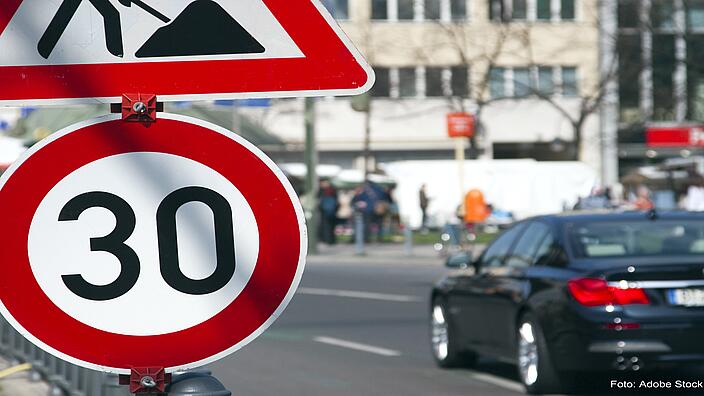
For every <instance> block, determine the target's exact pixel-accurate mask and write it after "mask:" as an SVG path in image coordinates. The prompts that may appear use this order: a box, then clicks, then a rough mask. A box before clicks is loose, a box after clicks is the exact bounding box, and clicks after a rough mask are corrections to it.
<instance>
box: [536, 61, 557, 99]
mask: <svg viewBox="0 0 704 396" xmlns="http://www.w3.org/2000/svg"><path fill="white" fill-rule="evenodd" d="M554 75H555V74H554V73H553V68H552V67H546V66H540V67H538V92H540V94H542V95H552V94H553V93H555V80H554Z"/></svg>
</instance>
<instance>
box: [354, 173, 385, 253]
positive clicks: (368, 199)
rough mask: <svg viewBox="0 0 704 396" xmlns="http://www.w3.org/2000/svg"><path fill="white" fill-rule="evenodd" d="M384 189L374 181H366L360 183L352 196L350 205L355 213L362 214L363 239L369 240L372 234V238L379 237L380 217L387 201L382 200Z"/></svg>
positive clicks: (376, 238) (381, 217)
mask: <svg viewBox="0 0 704 396" xmlns="http://www.w3.org/2000/svg"><path fill="white" fill-rule="evenodd" d="M383 196H384V191H383V189H382V188H381V187H379V185H377V184H376V183H374V182H371V181H366V182H364V184H363V185H361V186H360V187H359V188H358V189H357V192H356V193H355V196H354V198H352V206H353V207H354V208H355V212H356V213H357V215H359V216H362V219H363V221H364V241H365V242H370V241H371V240H372V235H374V239H375V240H378V239H379V232H380V231H381V219H383V215H384V214H385V213H386V210H387V209H388V202H384V199H383Z"/></svg>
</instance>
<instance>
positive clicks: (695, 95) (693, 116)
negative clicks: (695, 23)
mask: <svg viewBox="0 0 704 396" xmlns="http://www.w3.org/2000/svg"><path fill="white" fill-rule="evenodd" d="M698 38H699V39H698V40H692V41H691V42H689V43H687V96H688V98H687V99H688V101H689V103H688V106H687V109H688V111H689V119H690V120H693V121H698V122H703V121H704V40H702V38H704V37H702V36H701V35H700V36H698Z"/></svg>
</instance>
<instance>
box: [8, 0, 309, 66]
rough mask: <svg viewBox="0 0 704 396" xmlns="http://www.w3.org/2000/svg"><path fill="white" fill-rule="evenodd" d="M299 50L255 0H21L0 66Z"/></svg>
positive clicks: (284, 54)
mask: <svg viewBox="0 0 704 396" xmlns="http://www.w3.org/2000/svg"><path fill="white" fill-rule="evenodd" d="M125 4H128V5H129V6H125ZM98 6H99V7H98ZM242 15H244V16H246V17H244V18H241V17H240V18H238V17H237V16H242ZM228 33H229V36H228V37H222V35H223V34H228ZM174 40H175V41H177V42H180V43H181V45H180V46H178V47H174V46H173V43H172V41H174ZM224 40H226V41H224ZM28 43H30V44H32V43H36V44H34V45H29V46H28ZM194 45H195V46H194ZM196 47H197V48H196ZM302 56H303V54H302V53H301V51H300V50H299V49H298V47H297V46H296V44H295V43H294V42H293V40H292V39H291V37H290V36H289V35H288V34H287V33H286V31H285V30H284V29H283V28H282V27H281V24H280V23H279V22H278V21H277V20H276V18H275V17H274V16H273V15H272V14H271V12H270V11H269V9H268V8H267V7H266V6H265V5H264V3H263V2H262V0H237V1H219V2H214V1H210V0H198V1H193V0H144V1H143V2H142V1H133V0H120V1H119V2H117V1H114V0H94V1H87V0H86V1H76V0H23V1H22V4H21V5H20V7H19V9H18V10H17V12H16V14H15V16H14V18H12V21H11V22H10V24H9V25H8V26H7V28H6V29H5V31H4V32H3V33H2V35H0V66H22V65H48V64H52V65H69V64H101V63H114V62H116V61H120V62H156V61H158V62H164V61H179V60H218V59H267V58H294V57H302Z"/></svg>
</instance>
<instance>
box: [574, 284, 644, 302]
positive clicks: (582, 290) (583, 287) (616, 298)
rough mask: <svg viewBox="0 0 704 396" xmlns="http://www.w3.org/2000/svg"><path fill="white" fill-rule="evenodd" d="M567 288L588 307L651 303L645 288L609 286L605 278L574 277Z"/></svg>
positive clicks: (578, 300)
mask: <svg viewBox="0 0 704 396" xmlns="http://www.w3.org/2000/svg"><path fill="white" fill-rule="evenodd" d="M567 288H568V289H569V291H570V294H572V297H574V299H575V300H577V302H579V303H580V304H582V305H586V306H588V307H597V306H600V305H626V304H650V300H648V296H647V295H646V294H645V292H644V291H643V289H640V288H620V287H614V286H609V284H608V283H606V281H605V280H604V279H598V278H578V279H572V280H570V281H569V282H567Z"/></svg>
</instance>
